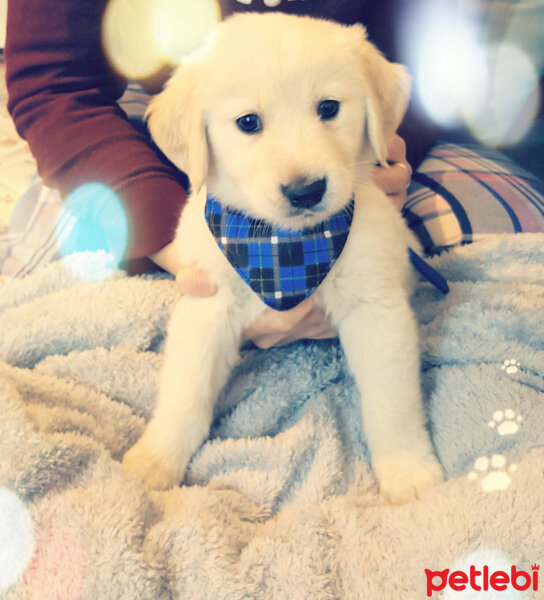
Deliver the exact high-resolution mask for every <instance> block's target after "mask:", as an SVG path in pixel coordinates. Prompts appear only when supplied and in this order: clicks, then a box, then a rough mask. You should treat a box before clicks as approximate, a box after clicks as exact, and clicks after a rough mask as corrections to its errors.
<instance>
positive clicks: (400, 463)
mask: <svg viewBox="0 0 544 600" xmlns="http://www.w3.org/2000/svg"><path fill="white" fill-rule="evenodd" d="M375 469H376V474H377V475H378V480H379V483H380V491H381V495H382V496H383V497H384V498H385V499H386V500H387V501H388V502H389V503H390V504H405V503H407V502H413V501H414V500H417V499H418V498H420V497H421V495H422V494H423V492H424V491H425V490H426V489H427V488H429V487H432V486H434V485H437V484H438V483H440V482H442V481H443V480H444V476H443V473H442V468H441V466H440V464H439V463H438V461H437V460H436V459H435V458H434V457H429V458H425V459H421V458H418V457H416V456H413V455H411V454H399V455H395V456H390V457H387V458H382V459H381V460H380V461H379V462H378V463H377V464H376V465H375Z"/></svg>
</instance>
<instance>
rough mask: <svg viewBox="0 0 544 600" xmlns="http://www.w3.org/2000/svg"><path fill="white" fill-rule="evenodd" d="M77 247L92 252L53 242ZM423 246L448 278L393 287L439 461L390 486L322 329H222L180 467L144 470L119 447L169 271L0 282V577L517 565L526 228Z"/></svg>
mask: <svg viewBox="0 0 544 600" xmlns="http://www.w3.org/2000/svg"><path fill="white" fill-rule="evenodd" d="M85 261H87V263H90V264H91V266H93V268H94V269H95V275H96V272H99V271H100V270H101V269H102V268H105V267H106V266H107V264H106V263H107V259H106V258H105V257H103V256H101V255H94V256H90V257H89V256H80V257H74V258H72V259H70V260H69V261H68V263H67V264H69V266H71V267H75V268H76V271H77V269H79V268H80V267H81V265H82V263H83V262H85ZM432 264H433V266H435V267H436V268H438V269H439V270H440V271H441V273H442V274H443V275H445V276H446V277H447V279H448V280H449V282H450V287H451V292H450V294H449V295H448V296H445V297H444V296H442V294H440V292H438V291H436V290H435V289H433V288H432V287H430V286H429V285H427V284H424V283H421V284H420V286H419V288H418V290H417V293H416V296H415V298H414V306H415V309H416V312H417V314H418V317H419V321H420V326H421V348H422V369H423V381H424V391H425V398H426V402H427V406H428V413H429V427H430V430H431V435H432V439H433V441H434V444H435V447H436V450H437V454H438V456H439V458H440V461H441V463H442V465H443V466H444V471H445V473H446V477H447V481H446V482H445V483H444V484H442V485H440V486H439V487H437V488H435V489H433V490H431V491H429V493H428V494H426V495H425V496H424V498H423V499H421V500H420V501H418V502H415V503H413V504H409V505H405V506H401V507H391V506H388V505H386V504H384V503H383V501H382V500H381V499H380V498H379V496H378V493H377V486H376V482H375V479H374V477H373V475H372V471H371V469H370V467H369V464H368V461H367V458H368V457H367V452H366V448H365V439H364V434H363V431H362V426H361V422H360V411H359V403H358V398H357V393H356V390H355V387H354V383H353V381H352V378H351V376H350V375H349V373H348V372H347V369H346V364H345V360H344V357H343V354H342V351H341V349H340V347H339V345H338V344H337V343H336V342H334V341H324V342H313V343H304V342H302V343H297V344H293V345H291V346H288V347H285V348H281V349H274V350H269V351H260V350H247V351H244V352H243V353H242V359H241V362H240V364H239V366H238V367H237V369H236V371H235V373H234V374H233V377H232V378H231V380H230V382H229V384H228V386H227V388H226V389H225V391H224V393H223V395H222V398H221V401H220V403H219V406H218V409H217V414H216V418H215V420H214V424H213V426H212V430H211V433H210V438H209V441H207V442H206V443H205V444H204V445H203V446H202V448H201V449H200V450H199V451H198V452H197V453H196V454H195V456H194V457H193V460H192V462H191V464H190V467H189V469H188V472H187V475H186V478H185V480H184V482H183V485H182V486H181V487H179V488H176V489H173V490H170V491H167V492H150V491H148V490H146V489H145V488H144V487H143V486H142V485H141V484H140V483H139V482H137V481H135V480H133V479H131V478H130V477H129V476H127V475H125V474H124V473H123V472H122V470H121V468H120V464H119V460H120V459H121V457H122V456H123V453H124V452H125V451H126V450H127V449H128V448H129V447H130V446H131V444H133V443H134V442H135V440H136V439H137V438H138V436H139V434H140V432H141V431H142V428H143V426H144V423H145V421H146V419H148V418H149V416H150V414H151V412H152V409H153V405H154V402H155V398H156V392H157V375H158V371H159V369H160V364H161V358H162V357H161V349H162V342H163V339H164V334H165V330H166V326H167V322H168V316H169V313H170V311H171V309H172V306H173V302H174V301H175V290H174V283H173V282H172V281H171V280H170V279H167V278H164V277H163V278H160V277H147V278H127V277H125V276H124V274H122V273H120V272H116V273H114V274H113V275H110V276H109V277H108V278H107V279H106V280H102V281H94V282H88V281H82V280H81V279H80V278H79V277H78V276H77V275H75V274H74V271H73V269H72V270H69V269H67V268H66V265H63V264H61V263H55V264H52V265H49V266H48V267H46V268H45V269H43V270H42V271H39V272H38V273H36V274H34V275H32V276H30V277H28V278H26V279H23V280H21V281H15V282H11V283H9V284H7V285H5V286H4V287H3V288H0V598H2V599H6V600H12V599H23V598H24V599H38V598H39V599H40V600H49V599H62V600H72V599H73V600H77V599H79V598H84V599H91V600H98V599H100V600H109V599H111V600H121V599H125V598H126V599H127V600H129V599H130V600H136V599H140V598H141V599H146V600H147V599H151V600H155V599H159V600H162V599H170V598H172V599H178V598H184V599H185V598H187V599H191V600H208V599H212V598H213V599H223V598H224V599H227V598H228V599H235V600H238V599H239V600H242V599H263V600H264V599H266V600H268V599H274V600H280V599H293V598H297V599H298V598H300V599H312V600H325V599H327V600H328V599H349V600H352V599H370V598H371V599H373V600H382V599H383V600H396V599H401V600H411V599H414V600H421V599H424V598H427V597H428V596H427V590H428V589H431V591H432V593H433V597H443V598H446V599H447V598H452V597H455V598H457V597H458V595H456V594H455V593H454V592H452V589H451V586H450V585H449V584H446V585H445V586H444V590H443V591H442V592H439V591H438V589H437V588H439V587H440V584H441V580H440V578H439V577H435V578H434V579H433V580H432V581H434V583H429V578H428V577H427V575H426V573H425V569H429V570H432V571H442V570H444V569H450V572H451V571H454V570H460V571H463V572H466V573H468V572H469V568H470V565H474V566H475V567H477V568H478V567H482V566H483V565H484V564H485V565H487V566H488V567H489V568H490V569H491V570H504V571H507V572H508V573H510V569H511V566H512V565H516V566H517V568H518V569H521V570H525V571H526V572H527V573H529V574H532V573H534V571H532V570H531V565H532V564H533V563H538V564H540V563H541V562H542V561H543V559H544V519H543V516H542V515H543V512H542V510H543V506H544V504H543V498H544V477H543V469H544V448H543V445H544V395H543V391H544V234H523V235H519V236H494V237H491V238H488V239H486V240H483V241H479V242H476V243H474V244H473V245H471V246H466V247H463V248H458V249H456V250H454V251H452V252H449V253H447V254H444V255H442V256H441V257H438V258H435V259H433V261H432ZM81 268H82V267H81ZM398 385H399V386H402V382H401V381H399V382H398ZM541 579H543V583H542V585H541V586H540V587H541V588H542V589H544V578H541ZM444 583H445V582H444ZM533 584H534V581H533ZM428 586H431V587H430V588H428ZM433 586H434V588H433ZM508 589H509V593H510V595H505V596H504V597H505V598H506V597H508V598H510V599H511V598H522V597H523V598H525V599H527V600H529V599H533V598H534V599H535V600H536V599H537V598H539V597H543V596H542V595H541V596H539V595H538V594H544V592H542V591H534V590H533V588H532V587H531V588H530V589H529V590H528V591H527V592H525V595H523V594H522V592H515V591H513V590H512V589H511V588H510V587H509V588H508ZM434 590H436V591H434ZM469 591H470V590H469ZM448 594H449V595H448ZM452 594H453V595H452ZM512 594H514V595H512ZM515 594H518V595H515ZM520 594H521V595H520ZM459 597H460V596H459ZM463 597H469V596H463ZM471 597H472V596H471ZM478 597H479V596H478ZM485 597H487V595H486V596H485ZM498 597H501V598H502V597H503V596H500V595H499V596H498Z"/></svg>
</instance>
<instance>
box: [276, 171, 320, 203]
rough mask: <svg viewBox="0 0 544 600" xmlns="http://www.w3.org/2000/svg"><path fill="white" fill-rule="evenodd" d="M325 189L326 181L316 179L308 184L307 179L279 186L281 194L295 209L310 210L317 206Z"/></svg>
mask: <svg viewBox="0 0 544 600" xmlns="http://www.w3.org/2000/svg"><path fill="white" fill-rule="evenodd" d="M326 189H327V179H326V178H325V177H324V178H323V179H316V180H315V181H311V182H310V183H308V181H307V179H304V178H303V179H297V180H296V181H293V183H291V184H289V185H282V186H281V193H282V194H283V195H284V196H285V197H286V198H287V200H289V202H290V203H291V204H292V205H293V206H294V207H295V208H312V206H315V205H316V204H319V203H320V202H321V200H322V198H323V194H324V193H325V190H326Z"/></svg>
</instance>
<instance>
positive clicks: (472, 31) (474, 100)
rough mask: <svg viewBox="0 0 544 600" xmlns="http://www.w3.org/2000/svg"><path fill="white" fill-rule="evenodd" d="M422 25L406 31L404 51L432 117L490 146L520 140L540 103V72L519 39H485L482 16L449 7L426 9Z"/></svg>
mask: <svg viewBox="0 0 544 600" xmlns="http://www.w3.org/2000/svg"><path fill="white" fill-rule="evenodd" d="M418 23H419V25H418V26H417V27H414V30H413V31H411V32H405V33H404V36H405V40H404V44H405V50H404V51H405V54H406V57H407V59H408V61H409V62H410V63H411V64H412V65H413V66H414V71H415V72H414V75H415V91H416V93H417V95H418V97H419V100H420V102H421V104H422V105H423V108H424V109H425V111H426V112H427V114H428V115H429V117H430V118H431V119H433V120H434V121H435V122H436V123H437V124H439V125H441V126H444V127H458V126H464V127H466V128H467V129H468V130H469V131H470V132H471V133H472V134H473V135H474V137H476V138H477V139H478V140H479V141H480V142H482V143H484V144H486V145H489V146H505V145H510V144H514V143H516V142H518V141H519V140H520V139H521V138H522V137H523V136H524V135H525V134H526V133H527V131H528V130H529V129H530V127H531V125H532V124H533V122H534V120H535V118H536V116H537V113H538V108H539V105H540V95H539V85H538V82H539V75H538V69H537V67H536V66H535V64H534V60H533V59H532V58H531V57H530V55H529V54H528V53H527V52H525V51H524V50H522V49H521V47H520V45H519V44H520V43H521V41H520V42H519V43H518V44H516V43H514V41H513V40H509V41H504V42H501V43H494V44H493V43H491V42H489V41H486V39H485V36H484V35H483V34H482V24H481V22H479V20H478V18H477V17H475V16H474V15H471V14H470V11H462V10H457V9H456V7H455V6H453V5H450V4H449V3H436V4H434V5H433V6H432V7H430V8H428V9H426V12H424V13H422V14H421V15H420V16H419V20H418Z"/></svg>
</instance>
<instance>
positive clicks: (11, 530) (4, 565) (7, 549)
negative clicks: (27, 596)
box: [0, 488, 34, 590]
mask: <svg viewBox="0 0 544 600" xmlns="http://www.w3.org/2000/svg"><path fill="white" fill-rule="evenodd" d="M33 550H34V531H33V525H32V519H31V517H30V514H29V512H28V510H27V508H26V507H25V505H24V504H23V503H22V502H21V500H20V499H19V497H18V496H17V494H15V493H14V492H13V491H11V490H9V489H7V488H0V590H2V589H6V588H8V587H9V586H11V585H13V584H14V583H16V582H17V580H18V579H19V577H20V576H21V574H22V573H23V571H24V569H25V568H26V567H27V565H28V563H29V561H30V558H31V556H32V552H33Z"/></svg>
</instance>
